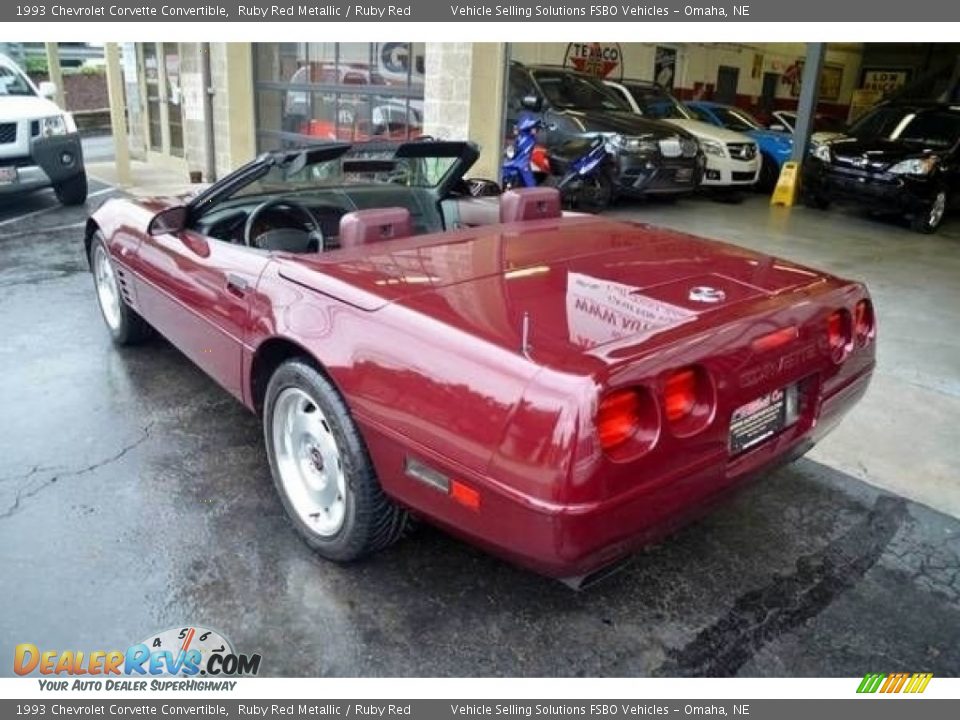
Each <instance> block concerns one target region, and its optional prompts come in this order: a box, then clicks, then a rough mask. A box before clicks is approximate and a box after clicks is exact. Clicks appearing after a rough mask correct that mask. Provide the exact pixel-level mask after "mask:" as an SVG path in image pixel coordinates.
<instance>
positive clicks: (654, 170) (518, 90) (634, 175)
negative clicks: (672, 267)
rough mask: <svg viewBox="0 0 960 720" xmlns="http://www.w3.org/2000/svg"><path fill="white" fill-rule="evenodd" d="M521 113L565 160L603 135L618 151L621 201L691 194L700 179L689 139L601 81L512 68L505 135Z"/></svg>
mask: <svg viewBox="0 0 960 720" xmlns="http://www.w3.org/2000/svg"><path fill="white" fill-rule="evenodd" d="M524 113H534V114H537V115H540V116H541V117H542V119H543V123H544V130H542V131H541V135H540V142H541V143H542V144H543V145H544V146H545V147H546V148H547V152H548V153H550V154H551V155H558V156H560V157H563V156H564V155H565V154H569V152H570V149H571V148H576V147H582V140H583V139H584V138H586V137H590V136H596V135H598V134H601V133H602V134H604V135H606V136H607V137H609V138H611V139H612V140H613V142H612V143H611V146H613V147H616V148H617V154H616V157H615V158H614V177H615V181H616V186H617V187H616V190H617V193H618V194H621V195H632V196H640V195H647V194H677V193H689V192H692V191H693V190H694V189H696V187H697V185H698V184H699V183H700V177H701V175H702V173H703V154H702V153H701V152H700V146H699V144H698V143H697V141H696V139H695V138H694V137H693V136H692V135H690V134H689V133H687V132H685V131H683V130H680V129H678V128H676V127H672V126H671V125H668V124H667V123H663V122H659V121H657V120H650V119H647V118H642V117H640V116H638V115H636V114H634V113H633V112H632V110H631V109H630V108H629V107H628V106H627V104H626V102H625V101H624V100H623V99H621V98H619V97H618V96H617V95H616V94H614V93H613V91H611V90H610V89H609V88H608V87H607V86H606V85H604V84H603V82H602V81H600V80H597V79H596V78H594V77H591V76H589V75H584V74H582V73H578V72H573V71H570V70H567V69H565V68H561V67H557V66H552V65H522V64H520V63H517V62H514V63H511V65H510V80H509V89H508V94H507V133H508V135H509V134H510V133H511V132H512V129H513V127H514V125H515V124H516V122H517V120H518V119H519V118H520V116H521V115H523V114H524Z"/></svg>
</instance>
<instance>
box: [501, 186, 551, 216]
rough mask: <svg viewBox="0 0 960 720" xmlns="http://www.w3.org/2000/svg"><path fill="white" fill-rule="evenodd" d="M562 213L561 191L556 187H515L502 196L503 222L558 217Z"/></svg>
mask: <svg viewBox="0 0 960 720" xmlns="http://www.w3.org/2000/svg"><path fill="white" fill-rule="evenodd" d="M562 214H563V212H562V210H561V209H560V191H559V190H557V189H556V188H547V187H529V188H514V189H513V190H507V191H506V192H505V193H504V194H503V195H501V196H500V222H502V223H510V222H521V221H523V220H543V219H544V218H558V217H560V216H561V215H562Z"/></svg>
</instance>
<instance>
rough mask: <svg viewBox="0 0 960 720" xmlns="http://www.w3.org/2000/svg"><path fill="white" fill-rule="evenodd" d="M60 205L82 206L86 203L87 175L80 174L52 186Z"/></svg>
mask: <svg viewBox="0 0 960 720" xmlns="http://www.w3.org/2000/svg"><path fill="white" fill-rule="evenodd" d="M53 192H54V193H56V195H57V200H59V201H60V204H61V205H83V203H85V202H86V201H87V173H85V172H81V173H80V174H79V175H74V176H73V177H72V178H70V179H68V180H64V181H63V182H62V183H58V184H56V185H54V186H53Z"/></svg>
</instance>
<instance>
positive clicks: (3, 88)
mask: <svg viewBox="0 0 960 720" xmlns="http://www.w3.org/2000/svg"><path fill="white" fill-rule="evenodd" d="M35 94H36V93H34V92H33V88H32V87H30V83H29V82H27V79H26V78H25V77H24V76H23V75H22V74H21V73H19V72H18V71H16V70H14V69H13V68H10V67H7V66H6V65H0V95H21V96H22V95H27V96H33V95H35Z"/></svg>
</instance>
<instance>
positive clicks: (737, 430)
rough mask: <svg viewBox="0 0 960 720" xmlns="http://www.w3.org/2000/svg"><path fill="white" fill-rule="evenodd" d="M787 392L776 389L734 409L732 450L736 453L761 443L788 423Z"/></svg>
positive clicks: (731, 422) (731, 419) (731, 433)
mask: <svg viewBox="0 0 960 720" xmlns="http://www.w3.org/2000/svg"><path fill="white" fill-rule="evenodd" d="M786 407H787V404H786V392H785V391H784V390H774V391H773V392H771V393H767V394H766V395H762V396H761V397H758V398H757V399H756V400H753V401H751V402H749V403H747V404H746V405H741V406H740V407H738V408H737V409H736V410H734V411H733V415H732V416H731V417H730V452H732V453H734V454H736V453H739V452H743V451H744V450H749V449H750V448H752V447H753V446H755V445H759V444H760V443H762V442H763V441H764V440H766V439H767V438H770V437H773V436H774V435H776V434H777V433H778V432H780V431H781V430H782V429H783V427H784V425H785V424H786Z"/></svg>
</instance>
